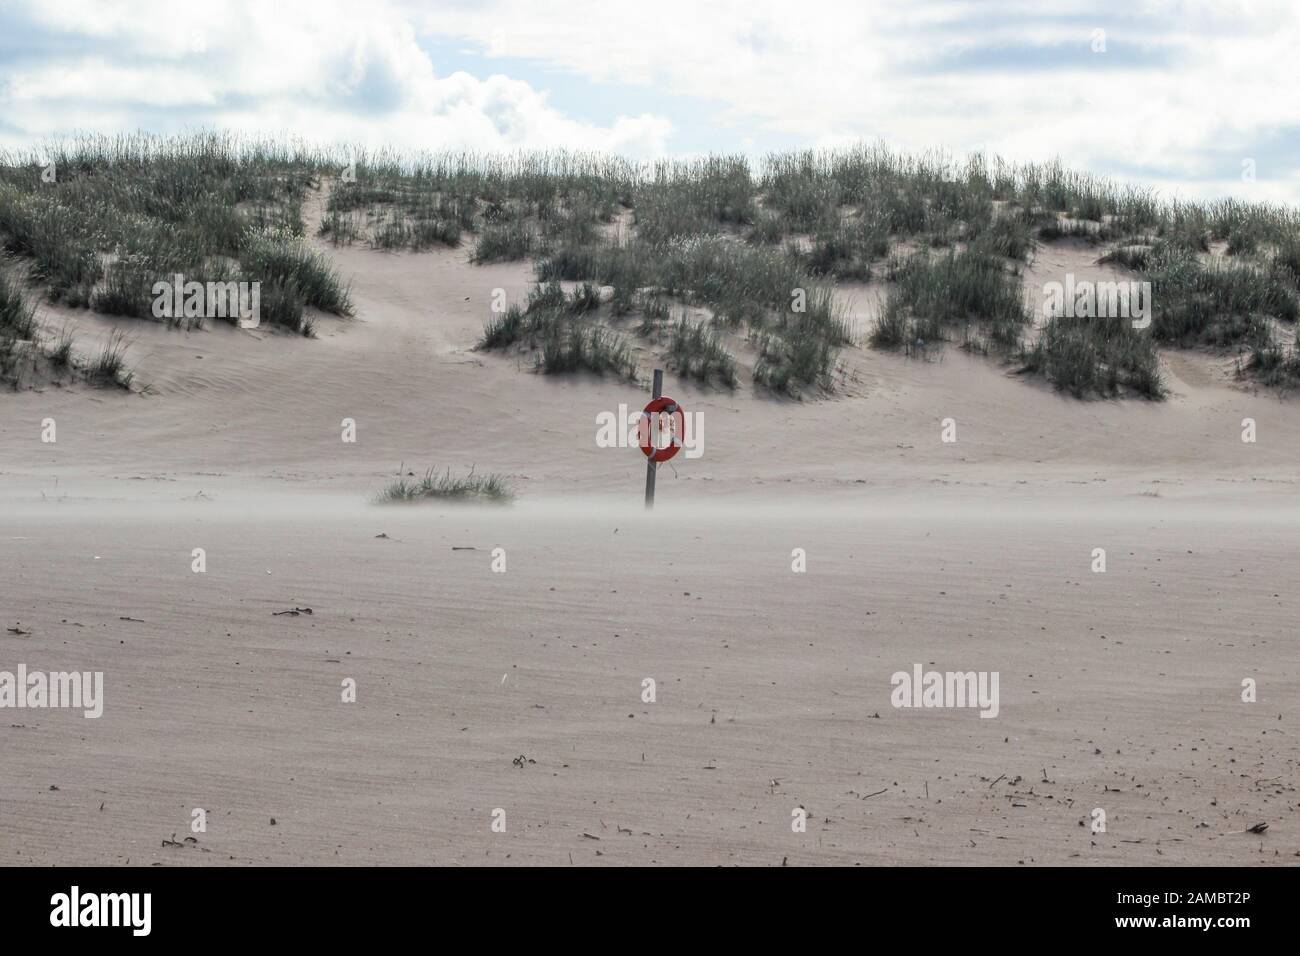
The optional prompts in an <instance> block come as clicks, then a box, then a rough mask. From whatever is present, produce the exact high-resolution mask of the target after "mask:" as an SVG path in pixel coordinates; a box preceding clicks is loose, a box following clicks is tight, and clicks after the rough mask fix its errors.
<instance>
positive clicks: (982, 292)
mask: <svg viewBox="0 0 1300 956" xmlns="http://www.w3.org/2000/svg"><path fill="white" fill-rule="evenodd" d="M894 280H895V286H894V291H893V293H892V294H891V295H890V297H889V300H888V302H887V303H886V306H885V311H884V312H883V313H882V315H881V317H880V318H879V319H878V320H877V323H876V326H875V327H874V328H873V330H872V332H871V344H872V345H873V346H875V347H876V348H898V347H900V346H904V345H909V344H910V343H912V342H914V341H918V340H919V341H921V342H927V343H928V342H940V341H943V340H945V338H946V337H947V332H948V330H949V329H950V328H952V327H953V326H962V327H965V328H966V329H967V331H968V333H969V331H970V327H971V326H972V325H974V326H976V327H977V328H978V329H979V331H981V332H982V333H984V334H986V335H987V337H988V338H989V339H990V340H991V341H992V342H993V343H994V344H995V345H997V346H999V347H1001V348H1002V349H1003V350H1006V351H1011V350H1013V349H1015V348H1016V347H1018V346H1019V344H1020V338H1021V335H1022V332H1023V330H1024V327H1025V326H1026V325H1027V324H1028V323H1029V321H1030V316H1029V312H1028V310H1027V309H1026V307H1025V303H1024V299H1023V298H1022V296H1021V289H1020V278H1019V276H1018V275H1017V274H1016V273H1014V272H1010V271H1008V270H1007V268H1006V267H1005V266H1004V264H1003V262H1002V260H1001V259H1000V257H998V256H995V255H993V254H991V253H990V252H988V251H987V250H986V249H984V248H982V247H980V246H978V245H972V246H970V247H968V248H966V249H963V250H961V251H955V250H953V251H949V252H947V253H946V254H943V255H940V256H931V255H929V254H926V253H918V254H916V255H914V256H911V257H910V258H908V259H905V260H903V261H902V262H901V263H900V264H899V265H898V267H897V268H896V269H895V270H894Z"/></svg>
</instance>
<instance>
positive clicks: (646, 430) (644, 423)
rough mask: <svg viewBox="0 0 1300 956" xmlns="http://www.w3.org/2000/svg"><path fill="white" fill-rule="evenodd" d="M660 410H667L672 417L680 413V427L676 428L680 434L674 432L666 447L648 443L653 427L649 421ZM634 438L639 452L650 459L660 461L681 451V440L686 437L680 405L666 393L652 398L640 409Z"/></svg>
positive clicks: (651, 420)
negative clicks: (639, 449) (639, 419)
mask: <svg viewBox="0 0 1300 956" xmlns="http://www.w3.org/2000/svg"><path fill="white" fill-rule="evenodd" d="M662 412H667V413H668V414H669V415H671V416H673V418H674V419H676V418H677V416H678V415H681V419H680V421H681V427H680V428H679V429H677V431H679V432H680V433H681V434H674V435H673V440H672V443H671V444H670V445H669V446H668V447H667V448H655V447H654V446H653V445H652V444H650V432H651V430H652V427H653V426H652V425H651V424H650V423H651V422H653V421H654V416H656V415H659V414H660V413H662ZM636 438H637V444H638V445H640V446H641V452H642V453H643V454H644V455H645V456H646V457H647V458H649V459H650V460H651V461H655V462H660V461H667V460H668V459H669V458H672V457H673V455H675V454H677V453H678V452H679V451H681V448H682V442H683V441H684V440H685V439H686V415H685V413H683V412H682V407H681V406H680V405H678V404H677V403H676V402H674V401H673V400H672V399H671V398H669V397H668V396H667V395H664V396H662V397H660V398H656V399H652V400H651V402H650V404H649V405H647V406H646V407H645V408H643V409H641V424H639V425H638V426H637V430H636Z"/></svg>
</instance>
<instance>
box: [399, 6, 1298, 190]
mask: <svg viewBox="0 0 1300 956" xmlns="http://www.w3.org/2000/svg"><path fill="white" fill-rule="evenodd" d="M408 9H409V10H410V11H411V15H412V17H413V20H414V22H415V23H416V25H417V29H420V30H422V31H427V32H429V33H431V34H436V35H442V36H449V37H456V38H459V39H460V40H461V41H469V42H470V43H471V44H473V45H475V46H476V47H477V48H478V49H480V50H482V51H483V52H485V53H487V54H489V55H491V56H508V57H512V58H514V59H516V60H518V59H525V60H533V61H536V62H537V63H538V64H542V65H545V66H547V67H549V68H559V69H563V70H567V71H570V72H572V73H574V74H576V75H579V76H583V77H588V78H590V79H592V80H593V81H599V82H619V83H627V84H633V85H646V86H656V87H659V88H662V89H664V90H667V91H669V92H672V93H674V94H678V95H695V96H704V97H709V98H711V99H715V100H720V101H721V102H722V103H723V104H724V109H723V118H725V119H726V120H728V121H729V122H731V123H735V124H738V125H741V126H743V127H746V128H747V129H746V132H748V133H751V134H752V132H753V131H755V130H758V131H768V132H774V133H781V134H786V135H787V136H793V137H796V138H798V139H800V140H803V141H805V142H809V143H811V142H821V141H827V140H831V139H835V140H843V139H852V138H867V139H874V138H883V139H885V140H887V141H890V142H892V143H895V144H897V145H901V146H905V147H907V148H910V149H929V148H935V147H948V148H952V149H956V150H973V149H977V148H983V149H986V150H988V151H989V152H996V153H1000V154H1002V155H1005V156H1007V157H1008V158H1011V159H1018V160H1042V159H1049V158H1052V157H1054V156H1057V155H1059V156H1061V157H1062V158H1063V159H1064V160H1065V161H1066V162H1067V163H1068V164H1070V165H1072V166H1076V167H1079V168H1084V169H1088V168H1091V169H1101V170H1111V171H1123V170H1128V171H1130V174H1131V175H1132V176H1133V177H1135V178H1139V179H1155V180H1159V181H1160V183H1161V184H1163V185H1166V186H1179V187H1181V188H1182V191H1183V192H1184V193H1187V194H1193V193H1196V194H1206V193H1219V192H1230V191H1231V192H1237V193H1239V194H1242V195H1252V196H1254V197H1255V198H1274V199H1277V198H1286V199H1290V200H1292V201H1294V200H1297V199H1300V171H1298V170H1296V169H1295V168H1294V163H1288V162H1285V149H1282V150H1281V151H1280V153H1281V154H1280V155H1278V156H1276V157H1274V158H1273V159H1272V160H1270V161H1269V162H1267V163H1263V162H1262V163H1261V165H1260V172H1259V181H1258V182H1257V183H1256V184H1253V185H1251V186H1246V185H1245V184H1243V183H1242V182H1241V181H1240V177H1239V170H1240V161H1241V159H1242V158H1245V157H1247V156H1252V155H1254V153H1255V152H1258V151H1262V150H1267V149H1269V148H1270V143H1274V137H1276V136H1277V135H1279V134H1281V135H1289V136H1290V137H1291V138H1290V140H1289V142H1290V143H1292V144H1293V147H1294V145H1300V95H1297V93H1298V92H1300V90H1298V89H1297V82H1296V76H1297V75H1298V74H1297V72H1296V64H1295V55H1296V54H1295V51H1296V50H1297V49H1298V48H1300V7H1297V6H1296V5H1294V4H1289V3H1285V2H1280V0H1260V2H1252V3H1236V4H1222V3H1213V2H1209V0H1190V2H1174V0H1113V2H1096V0H1092V2H1086V3H1085V2H1063V3H1053V4H1051V5H1044V4H1041V3H1030V2H979V3H960V2H947V3H934V4H929V5H925V6H917V5H912V4H899V3H896V2H893V0H860V2H858V3H854V4H846V3H843V2H835V0H769V2H766V3H762V2H753V0H747V2H735V0H727V2H720V3H709V4H699V3H696V2H693V0H656V2H655V3H653V4H651V3H644V2H640V0H635V2H619V0H568V2H566V3H564V4H555V5H548V7H547V10H546V14H545V16H544V17H541V16H538V15H537V13H536V12H535V11H536V6H535V4H534V3H533V2H532V0H483V2H474V3H472V4H468V3H467V4H459V3H457V4H452V5H449V6H448V5H438V7H437V9H436V10H430V9H429V8H427V7H423V6H420V5H416V4H412V5H411V6H410V7H409V8H408ZM1099 29H1100V30H1104V31H1105V39H1106V50H1105V52H1098V53H1094V52H1093V51H1092V40H1093V31H1094V30H1099ZM742 135H743V134H742ZM740 139H741V136H740V135H737V137H736V144H737V145H738V144H739V142H740ZM727 146H728V144H726V143H719V144H718V148H720V149H725V148H727ZM1274 148H1276V146H1274ZM1292 155H1294V153H1293V154H1292Z"/></svg>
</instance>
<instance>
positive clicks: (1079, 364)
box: [1021, 318, 1165, 400]
mask: <svg viewBox="0 0 1300 956" xmlns="http://www.w3.org/2000/svg"><path fill="white" fill-rule="evenodd" d="M1021 358H1022V361H1023V371H1024V372H1026V373H1029V374H1034V375H1040V376H1042V377H1043V378H1045V379H1047V381H1048V382H1050V383H1051V384H1052V386H1053V387H1054V388H1056V389H1057V390H1058V391H1065V392H1068V393H1069V394H1071V395H1073V396H1074V397H1075V398H1094V397H1102V398H1116V397H1122V396H1124V395H1127V394H1132V395H1137V396H1141V397H1143V398H1148V399H1152V400H1159V399H1162V398H1164V397H1165V387H1164V383H1163V382H1162V380H1161V375H1160V359H1159V356H1158V355H1157V354H1156V349H1155V343H1154V341H1153V340H1152V337H1151V336H1150V335H1148V334H1146V333H1144V332H1142V331H1139V330H1135V329H1133V327H1132V322H1131V320H1129V319H1127V318H1105V319H1103V318H1090V319H1081V318H1054V319H1050V320H1049V321H1048V323H1047V325H1046V326H1045V327H1044V329H1043V333H1042V335H1041V336H1039V338H1038V340H1037V341H1036V342H1035V343H1034V344H1033V345H1032V346H1028V347H1026V348H1025V349H1024V350H1023V352H1022V354H1021Z"/></svg>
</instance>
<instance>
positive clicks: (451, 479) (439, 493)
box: [374, 468, 514, 504]
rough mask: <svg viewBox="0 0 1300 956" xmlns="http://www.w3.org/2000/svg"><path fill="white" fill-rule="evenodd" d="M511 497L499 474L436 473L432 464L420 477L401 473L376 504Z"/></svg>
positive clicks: (500, 501)
mask: <svg viewBox="0 0 1300 956" xmlns="http://www.w3.org/2000/svg"><path fill="white" fill-rule="evenodd" d="M513 499H514V491H513V489H512V488H511V486H510V482H509V481H508V480H507V479H506V478H504V477H503V476H501V475H497V474H486V475H479V474H475V473H474V469H473V468H471V469H470V470H469V474H467V475H460V476H453V475H452V473H451V469H450V468H449V469H447V470H446V471H444V472H443V473H442V474H438V473H437V472H435V471H434V470H433V469H432V468H430V469H429V470H428V471H426V472H425V473H424V477H422V478H412V477H410V476H402V477H400V478H398V479H397V480H395V481H393V482H392V483H391V484H389V485H388V486H387V487H386V488H384V489H383V490H382V491H380V492H379V494H378V495H376V496H375V499H374V500H375V503H376V504H401V503H409V502H418V501H431V500H437V501H462V502H474V501H480V502H487V503H490V504H507V503H509V502H510V501H512V500H513Z"/></svg>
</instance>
